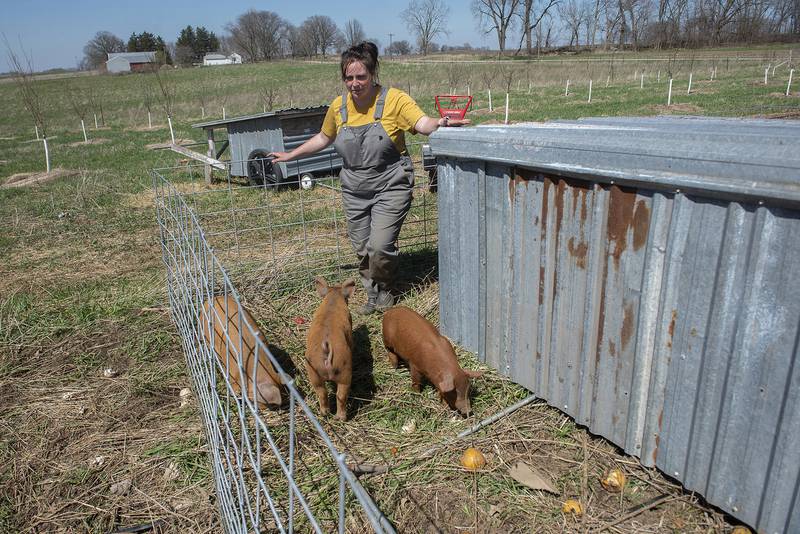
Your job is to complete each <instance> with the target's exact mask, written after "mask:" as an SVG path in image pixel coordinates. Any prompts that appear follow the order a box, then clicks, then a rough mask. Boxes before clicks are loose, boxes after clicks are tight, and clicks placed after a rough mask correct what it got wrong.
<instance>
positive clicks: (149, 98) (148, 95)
mask: <svg viewBox="0 0 800 534" xmlns="http://www.w3.org/2000/svg"><path fill="white" fill-rule="evenodd" d="M140 87H141V90H142V104H143V105H144V108H145V109H146V110H147V127H148V128H152V127H153V105H154V104H155V101H156V93H155V89H154V88H153V85H152V84H151V83H150V82H149V81H144V82H143V83H142V84H141V86H140Z"/></svg>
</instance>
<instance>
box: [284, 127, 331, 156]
mask: <svg viewBox="0 0 800 534" xmlns="http://www.w3.org/2000/svg"><path fill="white" fill-rule="evenodd" d="M331 143H333V139H332V138H330V137H328V136H327V135H325V134H324V133H322V132H319V133H318V134H317V135H315V136H314V137H312V138H311V139H309V140H308V141H306V142H305V143H303V144H302V145H300V146H299V147H297V148H295V149H294V150H292V151H291V152H272V153H270V157H273V158H275V159H273V160H272V161H273V162H276V163H279V162H281V161H292V160H293V159H297V158H300V157H302V156H307V155H309V154H313V153H315V152H319V151H320V150H322V149H323V148H326V147H328V146H329V145H330V144H331Z"/></svg>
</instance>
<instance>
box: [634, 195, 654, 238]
mask: <svg viewBox="0 0 800 534" xmlns="http://www.w3.org/2000/svg"><path fill="white" fill-rule="evenodd" d="M649 230H650V208H648V207H647V204H646V203H645V201H644V200H639V201H638V202H637V203H636V211H634V213H633V250H639V249H640V248H642V247H643V246H644V245H645V243H647V233H648V231H649Z"/></svg>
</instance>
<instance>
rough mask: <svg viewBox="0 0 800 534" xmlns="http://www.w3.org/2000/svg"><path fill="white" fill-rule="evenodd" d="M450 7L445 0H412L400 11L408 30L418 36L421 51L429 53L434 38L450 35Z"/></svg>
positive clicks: (425, 53) (423, 53)
mask: <svg viewBox="0 0 800 534" xmlns="http://www.w3.org/2000/svg"><path fill="white" fill-rule="evenodd" d="M449 14H450V8H449V7H448V6H447V4H445V3H444V1H443V0H419V1H417V0H411V2H409V3H408V7H407V8H406V9H405V10H403V11H402V12H401V13H400V18H402V19H403V21H404V22H405V23H406V27H407V28H408V31H410V32H411V33H412V34H414V35H415V36H416V38H417V45H418V46H419V51H420V52H421V53H422V55H423V56H425V55H427V54H428V51H429V50H430V48H431V44H432V43H433V40H434V39H435V38H436V37H437V36H439V35H442V36H444V35H448V34H449V33H450V32H448V31H447V16H448V15H449Z"/></svg>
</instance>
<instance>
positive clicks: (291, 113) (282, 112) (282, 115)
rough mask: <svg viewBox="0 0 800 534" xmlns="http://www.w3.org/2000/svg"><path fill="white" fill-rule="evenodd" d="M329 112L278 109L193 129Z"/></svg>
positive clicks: (206, 123)
mask: <svg viewBox="0 0 800 534" xmlns="http://www.w3.org/2000/svg"><path fill="white" fill-rule="evenodd" d="M327 111H328V106H314V107H308V108H287V109H278V110H275V111H268V112H266V113H256V114H254V115H242V116H240V117H230V118H227V119H218V120H213V121H207V122H198V123H197V124H192V127H193V128H216V127H219V126H225V125H228V124H232V123H235V122H243V121H252V120H256V119H264V118H268V117H279V118H288V117H300V116H303V115H316V114H318V113H323V114H324V113H325V112H327Z"/></svg>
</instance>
